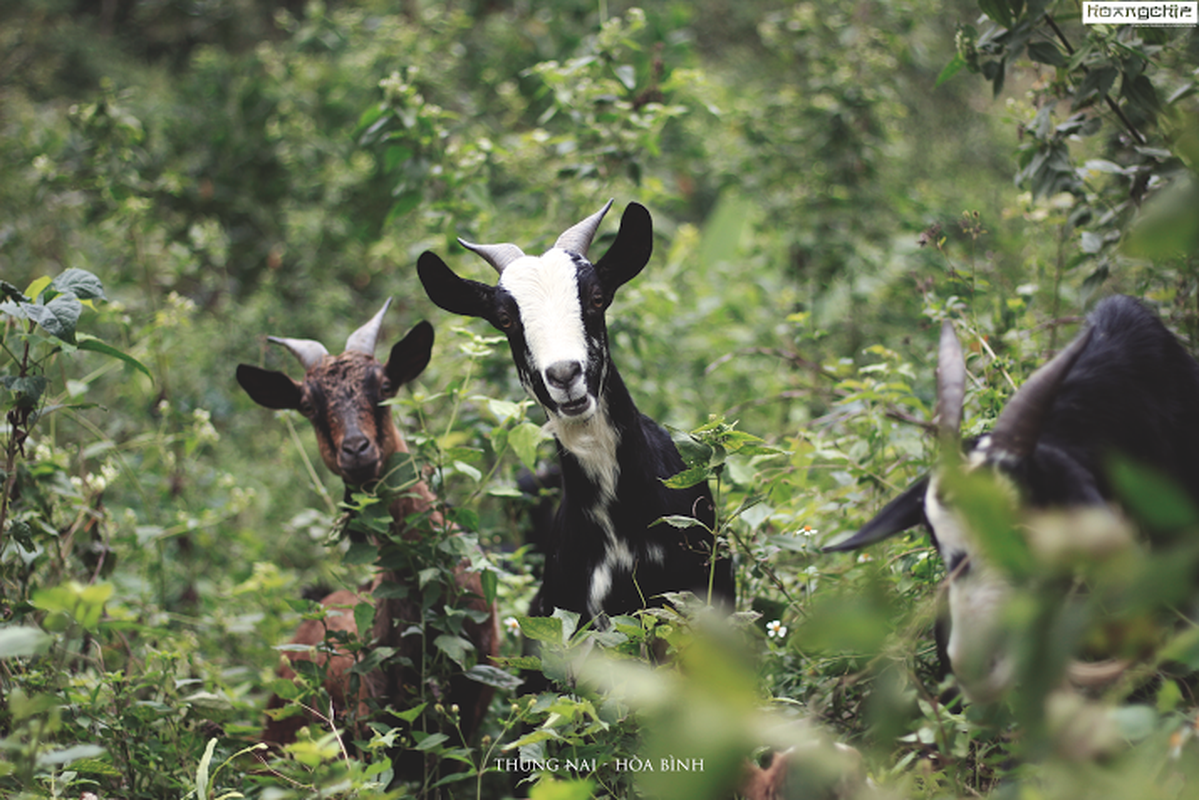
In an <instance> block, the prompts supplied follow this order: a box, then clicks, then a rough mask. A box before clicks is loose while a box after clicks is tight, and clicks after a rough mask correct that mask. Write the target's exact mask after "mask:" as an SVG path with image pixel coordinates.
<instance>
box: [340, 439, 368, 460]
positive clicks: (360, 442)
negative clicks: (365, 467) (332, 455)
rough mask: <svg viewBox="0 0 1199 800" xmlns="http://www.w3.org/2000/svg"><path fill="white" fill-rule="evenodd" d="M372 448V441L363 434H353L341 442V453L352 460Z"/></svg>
mask: <svg viewBox="0 0 1199 800" xmlns="http://www.w3.org/2000/svg"><path fill="white" fill-rule="evenodd" d="M370 447H371V440H370V439H368V438H367V437H366V436H364V435H362V434H361V433H358V434H351V435H349V436H347V437H346V438H344V439H342V440H341V452H342V454H343V455H345V456H348V457H350V458H355V457H358V456H361V455H363V454H365V453H366V452H367V451H368V450H370Z"/></svg>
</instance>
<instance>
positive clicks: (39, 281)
mask: <svg viewBox="0 0 1199 800" xmlns="http://www.w3.org/2000/svg"><path fill="white" fill-rule="evenodd" d="M52 280H54V278H52V277H50V276H49V275H43V276H42V277H40V278H34V279H33V280H32V281H31V282H30V284H29V285H28V286H27V287H25V296H26V297H27V298H29V300H30V301H36V300H37V299H38V297H39V296H40V295H41V293H42V292H44V291H46V287H47V286H49V285H50V282H51V281H52Z"/></svg>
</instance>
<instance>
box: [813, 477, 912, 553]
mask: <svg viewBox="0 0 1199 800" xmlns="http://www.w3.org/2000/svg"><path fill="white" fill-rule="evenodd" d="M927 491H928V476H927V475H925V476H924V477H923V478H921V479H920V480H918V481H916V482H915V483H913V484H912V485H911V486H909V487H908V488H907V489H904V491H903V494H901V495H899V497H896V498H895V499H894V500H892V501H891V502H890V503H887V505H885V506H883V510H882V511H880V512H878V514H877V515H875V517H874V519H872V520H870V521H869V522H867V523H866V524H865V525H864V526H862V529H861V530H860V531H858V532H857V533H855V534H854V535H853V536H850V537H849V538H848V539H846V540H845V541H843V542H837V543H836V544H830V545H828V546H827V547H825V548H823V549H824V552H826V553H840V552H844V551H846V550H857V549H858V548H859V547H865V546H866V545H868V544H874V543H875V542H880V541H882V540H883V539H886V538H887V537H888V536H894V535H895V534H897V533H900V532H901V531H906V530H907V529H908V528H914V527H916V526H917V525H919V524H920V523H922V522H925V520H926V518H925V516H924V495H925V493H926V492H927Z"/></svg>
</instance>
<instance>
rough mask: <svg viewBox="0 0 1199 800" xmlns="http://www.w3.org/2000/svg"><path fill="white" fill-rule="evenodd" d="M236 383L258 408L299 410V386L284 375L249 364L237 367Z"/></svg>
mask: <svg viewBox="0 0 1199 800" xmlns="http://www.w3.org/2000/svg"><path fill="white" fill-rule="evenodd" d="M237 382H238V383H240V384H241V388H243V389H245V390H246V394H248V395H250V397H251V399H253V400H254V402H255V403H257V404H258V405H260V406H266V407H267V408H293V409H294V408H299V407H300V400H301V399H302V397H303V394H302V392H301V390H300V384H298V383H296V382H295V381H293V380H292V379H291V378H289V377H287V376H286V375H284V374H283V373H282V372H275V371H273V370H269V369H262V368H260V367H252V366H250V365H249V364H238V365H237Z"/></svg>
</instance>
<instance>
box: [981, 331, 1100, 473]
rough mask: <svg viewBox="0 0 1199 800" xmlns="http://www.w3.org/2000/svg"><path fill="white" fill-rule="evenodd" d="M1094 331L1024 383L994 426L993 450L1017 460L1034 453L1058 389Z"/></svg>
mask: <svg viewBox="0 0 1199 800" xmlns="http://www.w3.org/2000/svg"><path fill="white" fill-rule="evenodd" d="M1094 330H1095V329H1094V328H1088V329H1087V331H1086V332H1085V333H1083V334H1082V335H1081V336H1079V337H1078V338H1076V339H1075V340H1074V341H1073V342H1071V343H1070V344H1069V345H1068V346H1067V347H1066V349H1064V350H1062V351H1061V352H1060V353H1058V354H1057V355H1056V356H1054V357H1053V359H1052V360H1051V361H1050V362H1049V363H1048V364H1046V365H1045V366H1043V367H1041V368H1040V369H1038V370H1037V371H1036V372H1034V373H1033V374H1032V376H1031V377H1030V378H1029V379H1028V380H1027V381H1025V382H1024V385H1023V386H1021V387H1020V390H1019V391H1018V392H1016V394H1015V395H1014V396H1013V397H1012V399H1011V400H1009V401H1008V404H1007V405H1006V406H1004V408H1003V412H1002V413H1000V415H999V419H998V420H997V421H996V422H995V428H994V430H992V431H991V447H992V448H995V449H996V450H998V451H1000V452H1002V453H1005V454H1007V455H1009V456H1013V457H1015V458H1024V457H1025V456H1027V455H1029V454H1030V453H1032V451H1033V448H1035V447H1036V446H1037V438H1038V437H1039V436H1040V435H1041V425H1042V424H1043V423H1044V422H1045V417H1046V416H1048V414H1049V409H1050V408H1052V407H1053V401H1054V398H1055V397H1057V390H1058V387H1060V386H1061V384H1062V380H1063V379H1064V378H1065V377H1066V374H1067V373H1068V372H1070V368H1071V367H1073V366H1074V362H1075V361H1077V360H1078V357H1079V356H1080V355H1081V354H1082V351H1083V349H1085V348H1086V346H1087V343H1088V342H1090V341H1091V334H1092V333H1093V332H1094Z"/></svg>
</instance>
